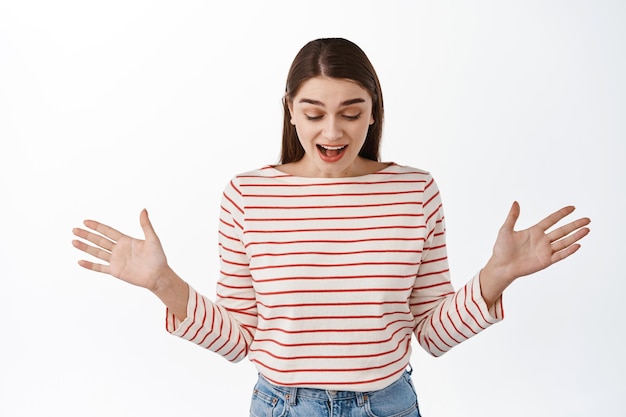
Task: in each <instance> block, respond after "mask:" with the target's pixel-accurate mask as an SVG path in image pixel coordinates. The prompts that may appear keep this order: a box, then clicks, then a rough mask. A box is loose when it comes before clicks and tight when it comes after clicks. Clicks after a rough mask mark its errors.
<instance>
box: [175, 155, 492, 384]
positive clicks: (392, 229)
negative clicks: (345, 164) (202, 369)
mask: <svg viewBox="0 0 626 417" xmlns="http://www.w3.org/2000/svg"><path fill="white" fill-rule="evenodd" d="M219 243H220V259H221V276H220V279H219V281H218V284H217V298H216V301H215V302H212V301H211V300H209V299H208V298H207V297H205V296H202V295H200V294H198V293H197V292H196V291H195V290H194V289H193V288H191V287H190V294H189V303H188V306H187V318H186V319H185V320H184V321H183V322H179V321H178V320H177V319H176V318H175V317H174V316H173V315H172V313H171V312H169V311H168V312H167V320H166V327H167V330H168V331H169V332H171V333H172V334H174V335H177V336H180V337H182V338H184V339H187V340H190V341H192V342H194V343H197V344H198V345H200V346H202V347H204V348H207V349H209V350H212V351H214V352H217V353H219V354H221V355H223V356H224V357H225V358H226V359H228V360H231V361H239V360H241V359H243V358H244V357H245V356H246V355H247V356H248V357H249V359H250V360H251V361H252V362H253V363H254V364H255V365H256V367H257V368H258V371H259V372H260V373H261V374H262V375H263V376H264V377H266V378H267V379H268V380H269V381H271V382H273V383H274V384H277V385H283V386H301V387H314V388H322V389H330V390H353V391H370V390H377V389H381V388H384V387H386V386H387V385H389V384H390V383H392V382H393V381H395V380H396V379H397V378H398V377H399V376H400V375H401V374H402V372H403V371H404V369H405V368H406V366H407V365H408V363H409V359H410V356H411V338H412V334H415V336H416V338H417V340H418V342H419V343H420V345H421V346H422V347H423V348H424V349H426V350H427V351H428V352H430V353H431V354H432V355H435V356H439V355H442V354H444V353H445V352H446V351H448V350H449V349H451V348H452V347H453V346H455V345H457V344H459V343H461V342H463V341H464V340H467V339H468V338H470V337H471V336H473V335H475V334H477V333H478V332H480V331H482V330H484V329H485V328H487V327H488V326H490V325H491V324H493V323H495V322H497V321H499V320H501V319H502V317H503V310H502V303H501V300H498V302H497V303H496V304H495V305H494V306H493V308H492V309H491V310H488V309H487V305H486V304H485V301H484V300H483V299H482V296H481V292H480V283H479V279H478V275H477V276H475V277H474V278H473V279H472V280H470V281H469V282H468V283H467V284H466V285H465V286H464V287H463V288H461V289H460V290H459V291H457V292H455V291H454V289H453V287H452V285H451V283H450V277H449V270H448V260H447V252H446V243H445V224H444V215H443V209H442V205H441V198H440V195H439V190H438V188H437V184H436V183H435V181H434V180H433V178H432V176H431V175H430V174H429V173H428V172H425V171H422V170H420V169H416V168H411V167H406V166H400V165H397V164H391V165H390V166H388V167H387V168H385V169H383V170H381V171H379V172H376V173H373V174H368V175H364V176H359V177H348V178H303V177H297V176H293V175H288V174H285V173H283V172H281V171H279V170H277V169H275V168H273V167H271V166H267V167H265V168H263V169H260V170H256V171H252V172H248V173H245V174H242V175H238V176H236V177H235V178H233V180H232V181H231V182H230V183H229V184H228V185H227V186H226V188H225V190H224V194H223V199H222V206H221V214H220V227H219Z"/></svg>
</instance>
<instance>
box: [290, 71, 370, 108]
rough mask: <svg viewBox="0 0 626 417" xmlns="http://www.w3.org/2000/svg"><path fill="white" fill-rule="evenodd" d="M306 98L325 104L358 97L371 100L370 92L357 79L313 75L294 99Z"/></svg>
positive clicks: (303, 84) (296, 100) (367, 100)
mask: <svg viewBox="0 0 626 417" xmlns="http://www.w3.org/2000/svg"><path fill="white" fill-rule="evenodd" d="M304 98H306V99H311V100H316V101H321V102H323V103H325V104H326V103H327V104H336V103H341V102H344V101H346V100H352V99H356V98H361V99H364V100H365V101H366V102H371V97H370V94H369V92H368V91H367V90H366V89H365V88H363V87H361V85H360V84H358V83H357V82H356V81H353V80H349V79H344V78H329V77H313V78H309V79H308V80H306V81H305V82H303V83H302V85H301V86H300V89H299V90H298V93H297V94H296V96H295V97H294V101H295V102H298V101H299V100H300V99H304Z"/></svg>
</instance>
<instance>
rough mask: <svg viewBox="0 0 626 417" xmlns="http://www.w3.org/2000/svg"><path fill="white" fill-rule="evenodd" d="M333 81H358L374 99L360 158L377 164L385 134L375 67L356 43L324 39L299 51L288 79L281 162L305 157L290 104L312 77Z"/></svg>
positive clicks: (284, 100)
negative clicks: (371, 118) (327, 78)
mask: <svg viewBox="0 0 626 417" xmlns="http://www.w3.org/2000/svg"><path fill="white" fill-rule="evenodd" d="M320 76H322V77H330V78H340V79H348V80H352V81H355V82H356V83H358V84H359V85H360V86H361V87H363V88H364V89H366V90H367V91H368V92H369V94H370V96H371V97H372V116H373V117H374V123H373V124H372V125H370V127H369V130H368V131H367V136H366V138H365V143H364V144H363V147H362V148H361V150H360V151H359V155H360V156H362V157H363V158H366V159H371V160H373V161H378V160H379V158H380V139H381V136H382V131H383V118H384V106H383V93H382V90H381V88H380V82H379V80H378V76H377V75H376V71H375V70H374V67H373V66H372V63H371V62H370V60H369V59H368V58H367V55H365V52H363V50H362V49H361V48H360V47H359V46H357V45H356V44H355V43H353V42H351V41H349V40H346V39H342V38H322V39H316V40H313V41H310V42H309V43H307V44H306V45H304V46H303V47H302V49H300V52H298V54H297V55H296V57H295V58H294V60H293V62H292V64H291V68H290V69H289V73H288V75H287V85H286V87H285V96H284V97H283V112H284V118H283V143H282V150H281V157H280V162H281V163H283V164H286V163H289V162H295V161H299V160H300V159H302V157H303V156H304V148H302V145H301V144H300V141H299V140H298V135H297V133H296V128H295V126H294V125H292V124H291V115H290V113H289V102H290V101H292V100H293V98H294V97H295V96H296V94H297V93H298V90H299V89H300V86H301V85H302V83H304V82H305V81H307V80H308V79H310V78H313V77H320Z"/></svg>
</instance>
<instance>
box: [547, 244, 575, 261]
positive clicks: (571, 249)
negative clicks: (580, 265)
mask: <svg viewBox="0 0 626 417" xmlns="http://www.w3.org/2000/svg"><path fill="white" fill-rule="evenodd" d="M578 249H580V244H578V243H576V244H574V245H571V246H568V247H567V248H566V249H564V250H561V251H558V252H555V253H553V254H552V258H551V261H552V263H553V264H554V263H557V262H559V261H562V260H563V259H565V258H567V257H568V256H570V255H572V254H574V253H575V252H576V251H577V250H578Z"/></svg>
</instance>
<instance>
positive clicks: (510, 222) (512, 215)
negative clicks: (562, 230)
mask: <svg viewBox="0 0 626 417" xmlns="http://www.w3.org/2000/svg"><path fill="white" fill-rule="evenodd" d="M519 213H520V207H519V203H518V202H517V201H514V202H513V204H512V205H511V209H510V210H509V214H508V215H507V216H506V220H505V221H504V224H503V225H502V230H507V231H511V232H512V231H513V230H514V228H515V223H516V222H517V219H518V218H519Z"/></svg>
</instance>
